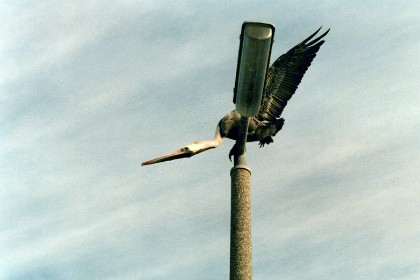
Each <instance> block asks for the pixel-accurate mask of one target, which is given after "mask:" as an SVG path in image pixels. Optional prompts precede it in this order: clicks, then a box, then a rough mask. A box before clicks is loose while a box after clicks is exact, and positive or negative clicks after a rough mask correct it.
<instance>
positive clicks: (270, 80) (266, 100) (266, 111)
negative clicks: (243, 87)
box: [256, 28, 330, 121]
mask: <svg viewBox="0 0 420 280" xmlns="http://www.w3.org/2000/svg"><path fill="white" fill-rule="evenodd" d="M320 29H321V28H319V29H318V30H317V31H316V32H315V33H314V34H312V35H311V36H309V37H308V38H307V39H305V40H304V41H302V42H301V43H300V44H298V45H296V46H295V47H293V48H292V49H291V50H289V51H288V52H287V53H285V54H283V55H282V56H280V57H279V58H278V59H277V60H276V61H275V62H274V63H273V65H271V67H270V68H269V69H268V72H267V79H266V82H265V88H264V93H263V97H262V98H263V101H262V104H261V108H260V111H259V112H258V115H257V116H256V117H257V118H258V120H260V121H264V120H266V121H270V120H274V119H276V118H279V117H280V115H281V113H282V112H283V109H284V107H286V104H287V101H289V100H290V98H291V97H292V95H293V94H294V93H295V91H296V89H297V87H298V85H299V84H300V81H301V80H302V78H303V75H305V72H306V70H308V67H309V66H310V65H311V62H312V60H313V59H314V58H315V56H316V53H317V52H318V50H319V48H320V47H321V45H322V44H323V43H324V40H321V39H322V38H323V37H324V36H325V35H327V33H328V32H329V31H330V30H329V29H328V30H327V31H326V32H325V33H324V34H322V35H321V36H319V37H318V38H315V39H313V40H312V41H310V40H311V39H312V38H313V37H314V36H315V35H316V34H317V33H318V32H319V30H320ZM320 40H321V41H320Z"/></svg>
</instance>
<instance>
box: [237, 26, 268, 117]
mask: <svg viewBox="0 0 420 280" xmlns="http://www.w3.org/2000/svg"><path fill="white" fill-rule="evenodd" d="M274 31H275V28H274V25H272V24H270V23H264V22H250V21H246V22H244V23H243V24H242V30H241V37H240V44H239V54H238V65H237V68H236V79H235V88H234V90H233V91H234V96H233V103H235V104H236V111H238V112H239V114H240V115H241V116H243V117H253V116H255V115H256V114H258V112H259V109H260V106H261V101H262V94H263V90H264V84H265V79H266V76H267V70H268V66H269V63H270V56H271V47H272V45H273V39H274Z"/></svg>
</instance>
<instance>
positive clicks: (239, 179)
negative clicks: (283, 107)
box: [230, 117, 252, 280]
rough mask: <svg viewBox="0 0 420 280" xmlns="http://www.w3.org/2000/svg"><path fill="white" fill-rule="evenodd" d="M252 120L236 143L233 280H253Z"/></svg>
mask: <svg viewBox="0 0 420 280" xmlns="http://www.w3.org/2000/svg"><path fill="white" fill-rule="evenodd" d="M248 125H249V118H247V117H242V118H241V128H240V130H241V136H242V137H241V138H240V139H238V140H237V141H236V145H237V148H238V153H235V156H234V164H235V165H234V167H233V168H232V170H231V171H230V176H231V220H230V280H251V279H252V241H251V182H250V181H251V180H250V179H251V171H250V169H249V168H248V167H247V166H246V154H245V151H246V147H245V143H246V138H247V131H248Z"/></svg>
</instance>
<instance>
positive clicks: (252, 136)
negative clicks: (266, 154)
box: [142, 27, 330, 165]
mask: <svg viewBox="0 0 420 280" xmlns="http://www.w3.org/2000/svg"><path fill="white" fill-rule="evenodd" d="M321 28H322V27H321ZM321 28H319V29H318V30H317V31H316V32H315V33H313V34H312V35H311V36H309V37H308V38H306V39H305V40H303V41H302V42H301V43H300V44H297V45H296V46H294V47H293V48H291V49H290V50H289V51H288V52H287V53H285V54H283V55H282V56H280V57H279V58H278V59H277V60H276V61H275V62H274V63H273V64H272V65H271V66H270V67H269V68H268V71H267V76H266V81H265V86H264V91H263V97H262V103H261V107H260V110H259V112H258V114H257V115H256V116H254V117H251V118H250V121H249V128H248V137H247V142H254V141H259V146H260V148H261V147H264V145H266V144H267V145H268V144H270V143H273V137H274V136H275V135H276V134H277V133H278V132H279V131H280V130H281V129H282V127H283V125H284V119H283V118H280V116H281V113H282V112H283V109H284V108H285V107H286V105H287V102H288V101H289V100H290V98H291V97H292V96H293V94H294V93H295V92H296V89H297V87H298V85H299V84H300V82H301V80H302V78H303V75H305V72H306V71H307V70H308V68H309V66H310V65H311V63H312V60H313V59H314V58H315V56H316V53H317V52H318V50H319V48H320V47H321V45H322V44H324V42H325V41H324V40H321V39H322V38H323V37H324V36H325V35H327V34H328V32H329V31H330V29H328V30H327V31H326V32H325V33H323V34H322V35H320V36H318V37H317V38H315V39H313V38H314V37H315V36H316V34H318V32H319V31H320V30H321ZM312 39H313V40H312ZM240 119H241V116H240V114H239V113H238V112H237V111H236V110H233V111H231V112H230V113H228V114H227V115H226V116H225V117H223V118H222V119H221V120H220V121H219V123H218V125H217V127H216V133H215V135H214V138H213V139H212V140H210V141H195V142H194V143H192V144H190V145H188V146H185V147H183V148H181V149H179V150H176V151H175V152H172V153H170V154H167V155H164V156H162V157H158V158H155V159H152V160H148V161H145V162H143V163H142V165H150V164H155V163H159V162H164V161H169V160H174V159H179V158H187V157H192V156H194V155H197V154H199V153H202V152H204V151H207V150H209V149H214V148H217V147H218V146H219V145H220V144H221V143H222V142H223V139H224V138H226V137H227V138H230V139H232V140H237V139H238V138H239V126H240ZM235 149H236V144H235V145H234V146H233V148H232V149H231V151H230V152H229V159H231V156H232V155H233V154H235Z"/></svg>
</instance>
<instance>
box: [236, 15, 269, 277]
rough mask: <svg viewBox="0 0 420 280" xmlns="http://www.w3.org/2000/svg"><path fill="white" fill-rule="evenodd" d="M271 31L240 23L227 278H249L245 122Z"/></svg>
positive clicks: (261, 78)
mask: <svg viewBox="0 0 420 280" xmlns="http://www.w3.org/2000/svg"><path fill="white" fill-rule="evenodd" d="M274 31H275V28H274V26H273V25H271V24H268V23H262V22H244V23H243V24H242V30H241V37H240V45H239V55H238V65H237V70H236V80H235V88H234V97H233V102H234V103H235V104H236V110H237V111H238V112H239V114H240V115H241V126H240V135H241V136H240V137H239V138H238V139H237V141H236V146H237V153H235V155H234V167H233V168H232V169H231V171H230V176H231V227H230V279H231V280H251V279H252V240H251V183H250V179H251V170H250V169H249V167H248V166H247V165H246V147H245V144H246V139H247V133H248V125H249V119H250V118H251V117H253V116H255V115H256V114H258V111H259V109H260V106H261V100H262V93H263V90H264V84H265V78H266V73H267V69H268V65H269V61H270V55H271V46H272V44H273V37H274Z"/></svg>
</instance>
